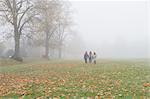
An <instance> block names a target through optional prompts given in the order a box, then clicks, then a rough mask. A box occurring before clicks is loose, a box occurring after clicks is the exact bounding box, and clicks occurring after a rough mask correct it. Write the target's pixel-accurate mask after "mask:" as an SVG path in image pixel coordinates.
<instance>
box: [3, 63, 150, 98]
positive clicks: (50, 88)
mask: <svg viewBox="0 0 150 99" xmlns="http://www.w3.org/2000/svg"><path fill="white" fill-rule="evenodd" d="M98 95H100V96H101V97H102V98H104V99H107V98H108V97H111V98H114V99H118V98H119V99H125V97H126V99H132V98H131V97H139V99H140V97H145V99H146V97H147V98H150V64H149V62H148V60H130V61H129V60H99V61H98V63H97V64H96V65H94V64H84V63H83V62H82V61H41V62H40V61H39V62H24V63H15V62H9V61H5V62H1V64H0V98H6V99H7V98H13V97H20V98H24V99H30V98H33V97H36V98H39V99H40V98H41V99H45V98H46V97H61V98H62V99H66V98H65V97H66V96H67V97H70V98H71V97H73V96H76V99H80V98H79V97H95V96H98ZM135 99H138V98H135Z"/></svg>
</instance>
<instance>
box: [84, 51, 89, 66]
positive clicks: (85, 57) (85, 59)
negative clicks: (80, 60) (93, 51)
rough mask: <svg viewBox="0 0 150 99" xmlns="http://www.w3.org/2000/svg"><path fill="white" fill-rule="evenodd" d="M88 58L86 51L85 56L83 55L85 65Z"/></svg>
mask: <svg viewBox="0 0 150 99" xmlns="http://www.w3.org/2000/svg"><path fill="white" fill-rule="evenodd" d="M88 58H89V55H88V53H87V51H86V52H85V54H84V61H85V63H86V64H87V60H88Z"/></svg>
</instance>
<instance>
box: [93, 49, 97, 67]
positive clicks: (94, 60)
mask: <svg viewBox="0 0 150 99" xmlns="http://www.w3.org/2000/svg"><path fill="white" fill-rule="evenodd" d="M92 58H93V62H94V64H96V58H97V55H96V53H95V52H94V53H93V57H92Z"/></svg>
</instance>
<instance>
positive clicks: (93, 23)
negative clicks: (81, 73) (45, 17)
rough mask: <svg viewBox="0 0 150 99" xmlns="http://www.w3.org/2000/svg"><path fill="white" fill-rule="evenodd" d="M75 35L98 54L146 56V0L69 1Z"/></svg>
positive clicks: (147, 47)
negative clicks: (73, 11)
mask: <svg viewBox="0 0 150 99" xmlns="http://www.w3.org/2000/svg"><path fill="white" fill-rule="evenodd" d="M71 3H72V6H73V8H74V9H75V14H74V20H75V23H76V24H77V27H76V28H77V30H78V35H80V37H81V38H82V39H83V41H84V44H85V46H86V48H85V51H90V50H91V51H96V52H97V54H98V56H99V58H147V57H148V52H149V45H150V44H149V41H148V37H149V32H148V29H149V28H148V3H147V2H146V1H144V0H143V1H135V0H134V1H112V0H111V1H72V2H71Z"/></svg>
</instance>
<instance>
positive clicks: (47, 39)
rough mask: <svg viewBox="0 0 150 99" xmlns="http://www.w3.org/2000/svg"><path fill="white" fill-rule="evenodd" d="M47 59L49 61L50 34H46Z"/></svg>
mask: <svg viewBox="0 0 150 99" xmlns="http://www.w3.org/2000/svg"><path fill="white" fill-rule="evenodd" d="M44 57H45V58H46V59H49V38H48V32H47V33H46V38H45V56H44Z"/></svg>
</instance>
